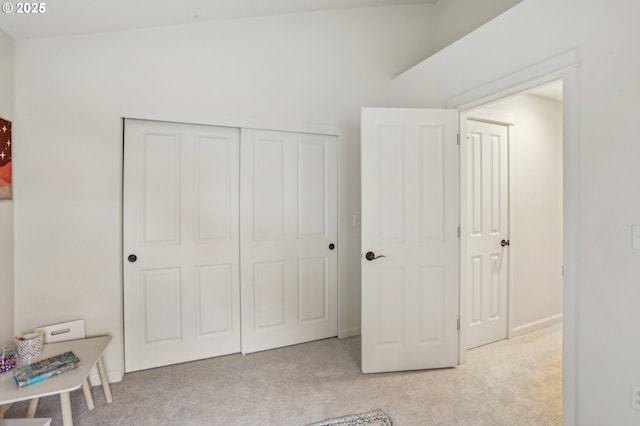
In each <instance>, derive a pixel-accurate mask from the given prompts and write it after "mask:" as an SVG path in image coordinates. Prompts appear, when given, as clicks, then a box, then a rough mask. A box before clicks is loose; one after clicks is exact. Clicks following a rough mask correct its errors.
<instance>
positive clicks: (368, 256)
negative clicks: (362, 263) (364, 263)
mask: <svg viewBox="0 0 640 426" xmlns="http://www.w3.org/2000/svg"><path fill="white" fill-rule="evenodd" d="M381 257H386V256H385V255H384V254H381V255H378V256H376V254H375V253H374V252H372V251H368V252H367V254H365V255H364V258H365V259H367V260H368V261H372V260H376V259H379V258H381Z"/></svg>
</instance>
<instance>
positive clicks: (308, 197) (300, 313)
mask: <svg viewBox="0 0 640 426" xmlns="http://www.w3.org/2000/svg"><path fill="white" fill-rule="evenodd" d="M240 169H241V190H240V192H241V195H240V203H241V206H240V211H241V229H240V235H241V268H242V283H241V294H242V297H241V300H242V309H241V311H242V352H244V353H249V352H256V351H260V350H265V349H271V348H275V347H280V346H286V345H291V344H297V343H302V342H307V341H311V340H317V339H322V338H326V337H332V336H336V335H337V281H338V279H337V277H338V276H337V259H338V257H337V247H336V246H335V244H336V243H337V138H336V137H335V136H324V135H311V134H302V133H289V132H274V131H266V130H250V129H243V130H242V131H241V167H240ZM330 247H333V248H330ZM267 265H279V266H278V273H275V269H274V268H272V267H271V266H269V267H267ZM267 271H268V272H267ZM267 314H268V315H267ZM276 314H277V315H276ZM265 318H269V321H267V322H265ZM276 318H277V319H278V321H275V319H276Z"/></svg>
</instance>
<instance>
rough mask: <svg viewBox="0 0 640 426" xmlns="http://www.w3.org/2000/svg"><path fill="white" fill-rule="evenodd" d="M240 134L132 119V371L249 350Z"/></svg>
mask: <svg viewBox="0 0 640 426" xmlns="http://www.w3.org/2000/svg"><path fill="white" fill-rule="evenodd" d="M239 136H240V131H239V129H229V128H223V127H210V126H195V125H186V124H176V123H162V122H152V121H140V120H126V122H125V142H124V211H123V232H124V236H123V254H124V259H123V262H124V324H125V370H126V371H135V370H141V369H145V368H152V367H158V366H162V365H170V364H173V363H177V362H184V361H191V360H196V359H201V358H207V357H211V356H216V355H223V354H229V353H234V352H240V312H239V307H240V299H239V297H240V290H239V288H240V284H239V211H238V206H239V186H238V185H239V170H238V167H239V146H240V141H239Z"/></svg>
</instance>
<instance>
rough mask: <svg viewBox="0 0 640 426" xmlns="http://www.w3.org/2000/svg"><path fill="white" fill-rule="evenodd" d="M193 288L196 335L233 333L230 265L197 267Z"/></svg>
mask: <svg viewBox="0 0 640 426" xmlns="http://www.w3.org/2000/svg"><path fill="white" fill-rule="evenodd" d="M196 291H197V293H196V303H197V310H196V313H197V318H198V334H199V335H207V334H214V333H233V331H234V330H233V316H234V314H235V313H236V311H237V309H239V306H238V307H237V306H234V304H233V280H232V265H230V264H226V265H209V266H199V267H197V268H196Z"/></svg>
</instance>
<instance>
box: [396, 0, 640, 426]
mask: <svg viewBox="0 0 640 426" xmlns="http://www.w3.org/2000/svg"><path fill="white" fill-rule="evenodd" d="M638 16H640V2H638V1H636V0H620V1H617V2H615V7H613V6H612V5H611V4H610V3H606V2H601V1H599V0H565V1H562V2H558V1H554V0H524V1H523V2H522V3H520V4H518V5H516V6H515V7H513V8H512V9H510V10H509V11H507V12H506V13H504V14H503V15H501V16H499V17H498V18H496V19H494V20H493V21H491V22H490V23H489V24H487V25H485V26H484V27H482V28H480V29H478V30H476V31H475V32H473V33H472V34H470V35H469V36H467V37H465V38H463V39H461V40H459V41H458V42H457V43H455V44H454V45H452V46H450V47H449V48H447V49H444V50H442V51H440V52H439V53H437V54H436V55H434V56H432V57H431V58H429V59H428V60H427V61H425V62H423V63H421V64H420V65H418V66H416V67H414V68H413V69H412V70H410V71H409V72H407V73H406V74H404V75H402V76H400V77H399V78H398V79H397V80H396V81H395V83H394V88H395V104H398V105H404V106H416V105H420V106H435V107H442V106H445V105H446V104H447V100H449V99H452V98H453V97H456V96H458V95H461V94H463V93H467V92H469V91H472V90H474V89H476V88H479V87H482V86H485V85H488V84H489V83H492V82H496V81H498V80H499V79H501V78H504V77H507V76H513V73H517V72H519V71H521V70H523V69H526V68H527V67H531V66H533V65H535V64H538V63H541V62H542V61H544V60H546V59H548V58H550V57H553V56H555V55H558V54H561V53H563V52H567V51H569V50H570V49H578V52H579V59H580V67H579V69H577V71H575V72H574V73H573V74H572V75H573V76H574V77H572V79H573V80H572V81H571V82H570V83H571V85H570V87H568V86H565V101H569V100H570V99H571V100H572V101H571V102H573V101H575V105H571V102H569V104H570V105H567V102H565V108H564V109H563V114H564V117H565V120H567V121H565V128H564V130H565V138H564V144H565V149H566V150H569V151H570V152H571V155H570V158H569V157H568V158H565V169H564V171H565V174H568V175H569V176H571V180H570V181H571V182H573V181H574V180H575V181H576V186H575V187H572V188H571V189H572V191H571V192H570V193H567V194H565V197H567V198H569V199H570V200H571V202H572V203H573V204H575V206H574V207H575V212H574V213H572V214H573V215H574V217H575V219H576V221H577V223H576V224H575V225H576V226H577V228H575V229H572V230H568V229H565V232H567V233H569V234H570V235H571V236H572V237H571V239H570V240H569V244H570V247H569V248H568V249H569V250H570V251H569V253H573V255H574V256H575V258H573V259H566V258H565V266H566V265H567V262H568V261H569V262H570V266H571V268H572V270H570V271H569V273H570V274H571V276H572V280H573V282H575V286H574V287H572V288H567V289H566V290H565V291H569V292H570V293H571V294H570V296H571V297H570V298H568V299H567V300H566V301H565V305H564V309H563V311H564V313H565V316H566V315H568V314H567V310H570V311H571V312H572V317H574V319H575V321H573V322H572V327H573V326H575V328H572V329H567V328H566V327H565V342H567V341H569V343H570V344H569V345H567V346H569V347H574V349H575V352H573V353H572V354H570V355H571V356H572V357H573V356H575V359H576V361H575V363H573V364H571V365H570V366H568V365H567V364H565V370H564V371H563V374H564V376H565V378H566V379H567V380H566V381H565V383H564V386H569V387H571V388H570V389H566V388H565V390H564V395H565V397H566V396H568V395H573V396H575V400H574V401H571V400H566V401H565V402H566V404H563V405H564V410H565V420H564V421H565V424H567V425H571V424H578V425H580V426H591V425H593V426H596V425H597V426H600V425H620V426H624V425H637V424H638V423H640V412H638V411H635V410H633V409H632V408H631V404H630V391H631V388H630V386H631V384H632V383H636V384H637V383H640V369H639V368H638V359H640V339H638V338H637V336H638V331H637V324H639V323H640V309H639V308H638V307H639V306H640V285H638V277H640V251H637V250H632V248H631V232H630V227H631V225H632V224H638V223H640V197H639V196H638V182H640V167H638V165H637V160H638V158H640V144H639V143H637V136H636V133H637V131H636V127H637V125H636V123H637V117H638V115H639V114H640V103H639V102H638V99H640V80H639V79H638V78H637V72H638V69H640V27H638V25H637V17H638ZM470 64H474V67H473V69H471V68H470ZM492 84H493V83H492ZM567 89H569V90H567ZM567 132H569V133H570V135H571V136H572V138H573V140H569V139H567V137H566V135H567V134H569V133H567ZM565 152H566V151H565ZM567 165H570V166H571V168H570V170H567ZM566 208H567V205H566V204H565V209H566ZM565 225H566V222H565ZM574 244H575V247H574ZM565 253H567V252H565ZM566 275H567V270H566V269H565V278H566ZM565 295H566V293H565ZM569 350H570V349H569ZM565 351H566V349H565ZM565 354H566V352H565ZM567 367H571V368H572V369H571V370H567ZM574 402H575V405H574Z"/></svg>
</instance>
